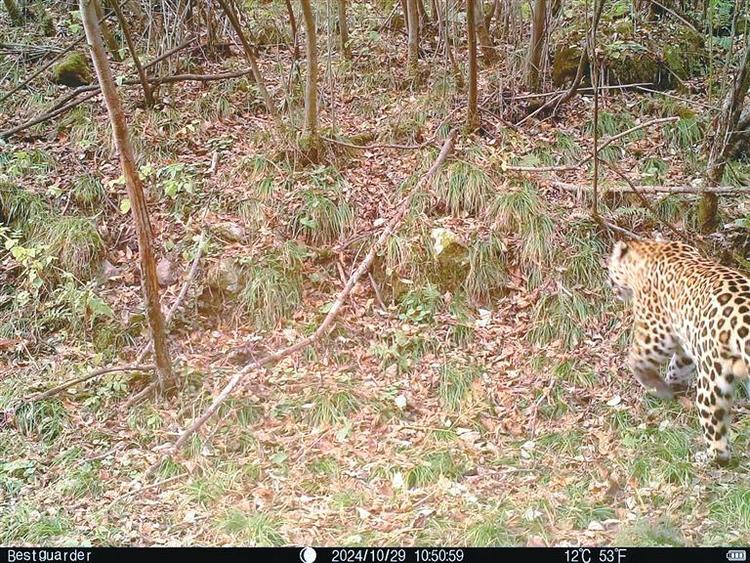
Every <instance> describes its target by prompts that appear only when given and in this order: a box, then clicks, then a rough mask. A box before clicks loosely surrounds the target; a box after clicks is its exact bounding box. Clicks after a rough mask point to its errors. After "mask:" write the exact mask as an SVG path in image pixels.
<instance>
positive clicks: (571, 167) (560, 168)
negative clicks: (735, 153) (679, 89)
mask: <svg viewBox="0 0 750 563" xmlns="http://www.w3.org/2000/svg"><path fill="white" fill-rule="evenodd" d="M679 119H680V118H679V117H659V118H657V119H651V120H650V121H644V122H643V123H640V124H638V125H636V126H634V127H631V128H630V129H627V130H626V131H623V132H622V133H618V134H617V135H613V136H612V137H609V138H607V139H605V140H604V141H603V142H602V143H601V144H600V145H599V147H598V149H597V152H601V150H602V149H603V148H604V147H607V146H609V145H611V144H612V143H614V142H615V141H618V140H620V139H622V138H623V137H626V136H627V135H630V134H631V133H633V132H635V131H638V130H640V129H644V128H646V127H650V126H651V125H658V124H659V123H671V122H673V121H678V120H679ZM592 158H593V155H592V154H590V155H588V156H586V157H584V158H583V159H581V160H579V161H578V162H577V163H576V164H571V165H567V166H504V167H503V170H511V171H513V172H565V171H570V170H578V169H580V168H581V166H583V165H584V164H586V163H587V162H588V161H589V160H591V159H592Z"/></svg>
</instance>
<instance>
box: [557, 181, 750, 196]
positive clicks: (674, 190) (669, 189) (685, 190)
mask: <svg viewBox="0 0 750 563" xmlns="http://www.w3.org/2000/svg"><path fill="white" fill-rule="evenodd" d="M552 185H553V186H554V187H556V188H560V189H561V190H565V191H568V192H581V191H583V192H586V191H590V190H591V186H584V185H583V184H569V183H567V182H558V181H554V182H552ZM603 191H604V192H605V193H635V192H641V193H644V194H703V193H712V194H719V195H733V196H736V195H743V194H750V186H742V187H733V186H715V187H709V188H701V187H698V186H612V187H608V188H603Z"/></svg>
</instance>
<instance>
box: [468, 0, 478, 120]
mask: <svg viewBox="0 0 750 563" xmlns="http://www.w3.org/2000/svg"><path fill="white" fill-rule="evenodd" d="M475 7H476V4H475V3H474V1H473V0H468V1H467V2H466V35H467V37H468V43H469V103H468V107H467V112H466V129H467V130H468V131H476V130H477V129H478V128H479V110H478V109H477V98H478V95H477V33H476V29H477V28H476V25H477V17H476V16H477V15H476V13H475Z"/></svg>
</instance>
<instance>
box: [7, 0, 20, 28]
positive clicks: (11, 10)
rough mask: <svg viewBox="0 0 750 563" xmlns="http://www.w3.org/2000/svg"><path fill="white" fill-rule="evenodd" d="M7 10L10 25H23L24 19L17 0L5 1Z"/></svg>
mask: <svg viewBox="0 0 750 563" xmlns="http://www.w3.org/2000/svg"><path fill="white" fill-rule="evenodd" d="M3 3H4V4H5V9H6V10H8V15H9V16H10V23H11V24H13V25H23V22H24V17H23V12H22V11H21V8H19V7H18V4H17V3H16V0H3Z"/></svg>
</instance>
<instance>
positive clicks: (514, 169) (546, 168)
mask: <svg viewBox="0 0 750 563" xmlns="http://www.w3.org/2000/svg"><path fill="white" fill-rule="evenodd" d="M501 168H502V169H503V170H510V171H512V172H567V171H571V170H578V169H579V168H580V166H578V165H577V164H570V165H566V166H511V165H506V166H502V167H501Z"/></svg>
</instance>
